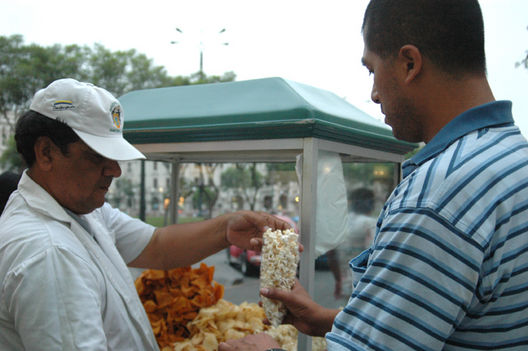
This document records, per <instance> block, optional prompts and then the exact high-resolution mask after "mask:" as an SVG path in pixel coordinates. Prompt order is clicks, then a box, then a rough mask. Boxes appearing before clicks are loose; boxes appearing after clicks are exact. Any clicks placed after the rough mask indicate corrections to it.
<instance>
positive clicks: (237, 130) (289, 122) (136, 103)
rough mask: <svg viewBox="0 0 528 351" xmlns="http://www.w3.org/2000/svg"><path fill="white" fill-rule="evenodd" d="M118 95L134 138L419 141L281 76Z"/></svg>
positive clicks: (403, 146) (396, 145) (377, 144)
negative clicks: (394, 133)
mask: <svg viewBox="0 0 528 351" xmlns="http://www.w3.org/2000/svg"><path fill="white" fill-rule="evenodd" d="M119 100H120V102H121V104H122V106H123V109H124V111H125V128H124V135H125V138H126V139H127V140H128V141H129V142H131V143H132V144H146V143H174V142H200V141H222V140H256V139H282V138H302V137H316V138H321V139H326V140H330V141H335V142H340V143H346V144H353V145H358V146H362V147H366V148H372V149H377V150H382V151H389V152H392V153H399V154H405V153H407V152H408V151H410V150H412V149H414V148H415V147H416V145H415V144H411V143H406V142H402V141H398V140H396V139H395V138H394V137H393V136H392V132H391V130H390V128H388V127H387V126H385V125H384V124H383V123H382V122H381V121H378V120H376V119H375V118H373V117H371V116H369V115H367V114H366V113H364V112H362V111H360V110H359V109H357V108H356V107H354V106H353V105H351V104H349V103H348V102H347V101H345V100H344V99H342V98H340V97H338V96H337V95H335V94H333V93H331V92H329V91H326V90H322V89H318V88H315V87H312V86H308V85H305V84H300V83H297V82H293V81H290V80H286V79H283V78H264V79H254V80H246V81H237V82H228V83H213V84H200V85H185V86H177V87H169V88H158V89H146V90H137V91H132V92H130V93H127V94H125V95H123V96H121V97H120V98H119Z"/></svg>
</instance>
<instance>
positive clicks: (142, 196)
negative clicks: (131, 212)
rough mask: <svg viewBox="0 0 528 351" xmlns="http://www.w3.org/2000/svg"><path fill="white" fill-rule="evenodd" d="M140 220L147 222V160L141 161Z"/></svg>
mask: <svg viewBox="0 0 528 351" xmlns="http://www.w3.org/2000/svg"><path fill="white" fill-rule="evenodd" d="M139 219H141V220H142V221H145V219H146V216H145V160H141V184H140V189H139Z"/></svg>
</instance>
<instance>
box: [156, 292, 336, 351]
mask: <svg viewBox="0 0 528 351" xmlns="http://www.w3.org/2000/svg"><path fill="white" fill-rule="evenodd" d="M264 318H265V315H264V309H263V308H262V307H260V306H258V305H257V304H256V303H248V302H243V303H242V304H240V305H238V306H237V305H234V304H233V303H231V302H228V301H226V300H224V299H221V300H220V301H218V303H217V304H216V305H214V306H211V307H208V308H203V309H201V310H200V312H199V313H198V315H197V316H196V318H195V319H194V320H193V321H192V322H189V324H187V327H188V329H189V331H190V332H191V334H192V336H191V338H189V339H186V340H184V341H180V342H176V343H175V344H174V349H173V350H174V351H214V350H218V345H219V344H220V343H221V342H223V341H226V340H232V339H239V338H242V337H244V336H246V335H250V334H256V333H260V332H265V333H268V334H269V335H271V336H272V337H273V338H274V339H275V340H276V341H277V342H278V343H279V344H280V346H281V348H283V349H285V350H287V351H296V350H297V335H298V333H297V329H295V327H294V326H293V325H290V324H282V325H279V326H278V327H272V326H270V325H267V324H264V322H263V320H264ZM325 349H326V342H325V340H324V338H312V350H313V351H323V350H325ZM163 351H166V350H163ZM167 351H168V350H167Z"/></svg>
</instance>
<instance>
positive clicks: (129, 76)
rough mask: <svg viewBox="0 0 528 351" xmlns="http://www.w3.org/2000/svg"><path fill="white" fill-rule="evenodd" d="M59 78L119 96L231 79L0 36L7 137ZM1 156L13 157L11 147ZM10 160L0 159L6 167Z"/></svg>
mask: <svg viewBox="0 0 528 351" xmlns="http://www.w3.org/2000/svg"><path fill="white" fill-rule="evenodd" d="M64 77H71V78H74V79H77V80H80V81H88V82H92V83H94V84H95V85H98V86H100V87H102V88H105V89H106V90H108V91H110V92H111V93H112V94H114V96H117V97H119V96H121V95H123V94H125V93H127V92H129V91H131V90H138V89H148V88H161V87H168V86H177V85H189V84H203V83H216V82H229V81H233V80H235V77H236V76H235V74H234V73H233V72H226V73H225V74H224V75H223V76H204V75H203V74H200V72H197V73H194V74H192V75H191V76H189V77H186V76H174V77H172V76H169V75H168V74H167V71H166V70H165V68H164V67H162V66H155V65H154V63H153V61H152V59H149V58H148V57H147V56H146V55H144V54H141V53H138V52H137V51H136V50H135V49H130V50H126V51H115V52H112V51H110V50H108V49H106V48H105V47H104V46H102V45H101V44H95V45H94V46H93V48H91V47H88V46H78V45H66V46H62V45H59V44H55V45H52V46H49V47H42V46H39V45H36V44H30V45H25V44H24V40H23V37H22V36H21V35H12V36H9V37H6V36H0V118H2V119H3V120H4V121H5V122H6V123H7V125H8V126H9V128H10V129H11V133H12V132H13V131H14V123H15V121H16V120H17V119H18V117H19V116H20V115H21V114H22V113H23V112H25V111H26V110H27V109H28V107H29V104H30V101H31V98H32V97H33V95H34V94H35V92H36V91H37V90H38V89H41V88H44V87H46V86H47V85H48V84H50V83H51V82H53V81H54V80H56V79H58V78H64ZM11 114H12V115H13V117H11V116H10V115H11ZM6 152H8V153H10V152H15V154H16V150H15V149H14V148H9V149H7V151H6ZM15 158H16V156H13V155H6V156H5V157H3V159H5V160H6V162H9V160H13V159H15ZM17 162H18V161H17ZM17 162H15V164H13V165H17V164H18V163H17ZM9 167H11V166H9Z"/></svg>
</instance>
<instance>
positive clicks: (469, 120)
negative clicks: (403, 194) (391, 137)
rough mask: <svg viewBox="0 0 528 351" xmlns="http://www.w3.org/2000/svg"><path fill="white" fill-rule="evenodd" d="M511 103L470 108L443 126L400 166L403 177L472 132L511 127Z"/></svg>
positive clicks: (499, 102)
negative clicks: (501, 126)
mask: <svg viewBox="0 0 528 351" xmlns="http://www.w3.org/2000/svg"><path fill="white" fill-rule="evenodd" d="M511 108H512V103H511V101H506V100H502V101H494V102H489V103H487V104H484V105H480V106H477V107H474V108H471V109H469V110H467V111H465V112H463V113H461V114H460V115H458V116H457V117H455V118H454V119H453V120H452V121H451V122H449V123H448V124H447V125H445V126H444V127H443V128H442V129H441V130H440V131H439V132H438V133H437V134H436V135H435V136H434V137H433V139H431V141H430V142H429V143H427V145H425V147H424V148H423V149H421V150H420V151H419V152H418V153H416V155H414V156H413V157H411V158H410V159H408V160H406V161H405V162H404V163H403V164H402V171H403V177H404V178H405V177H407V176H408V175H409V174H411V173H412V172H413V171H414V170H415V169H416V168H417V167H418V166H420V165H422V164H424V163H425V162H426V161H428V160H430V159H431V158H433V157H435V156H437V155H438V154H439V153H441V152H442V151H444V150H445V149H446V148H447V147H448V146H449V145H451V144H452V143H453V142H454V141H455V140H457V139H459V138H460V137H462V136H464V135H466V134H468V133H471V132H473V131H476V130H479V129H482V128H486V127H496V126H500V125H513V115H512V111H511Z"/></svg>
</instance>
